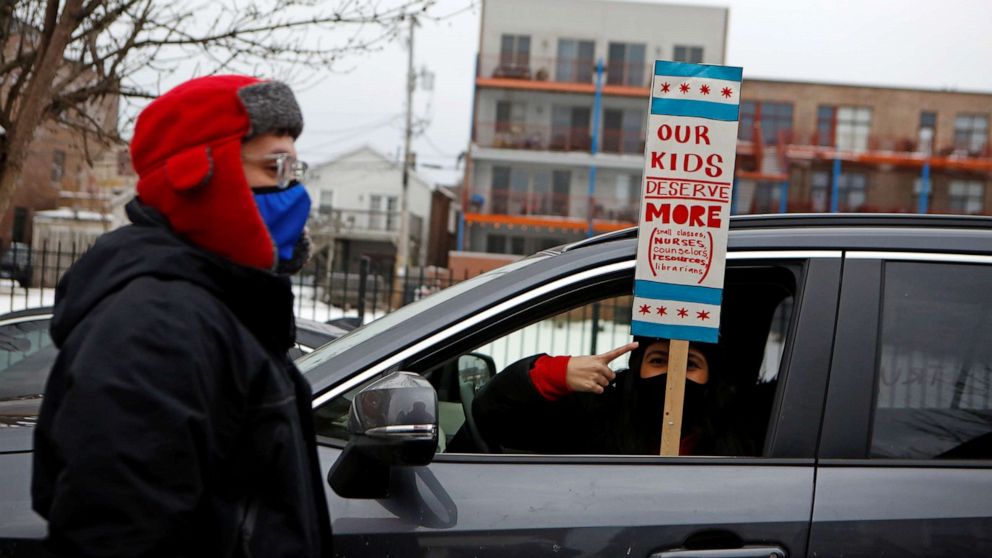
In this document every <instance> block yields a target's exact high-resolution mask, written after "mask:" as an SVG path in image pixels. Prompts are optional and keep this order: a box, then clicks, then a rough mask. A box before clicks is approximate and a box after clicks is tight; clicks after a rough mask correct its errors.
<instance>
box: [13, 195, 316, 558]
mask: <svg viewBox="0 0 992 558" xmlns="http://www.w3.org/2000/svg"><path fill="white" fill-rule="evenodd" d="M127 209H128V215H129V217H130V218H131V221H132V222H133V225H130V226H127V227H124V228H121V229H118V230H115V231H112V232H110V233H108V234H105V235H104V236H102V237H101V238H100V239H98V240H97V242H96V244H95V245H94V246H93V247H92V248H91V249H90V250H89V251H88V252H87V253H86V254H85V255H84V256H83V257H82V258H81V259H80V260H79V262H78V263H76V264H75V265H74V266H73V267H72V269H71V270H70V271H69V272H68V273H67V274H66V275H65V277H64V279H63V280H62V281H61V282H60V284H59V287H58V290H57V292H56V304H55V316H54V318H53V321H52V327H51V333H52V338H53V340H54V341H55V343H56V344H57V345H58V346H59V348H60V352H59V356H58V360H57V361H56V363H55V365H54V367H53V369H52V373H51V376H50V377H49V380H48V384H47V386H46V388H45V395H44V399H43V403H42V407H41V413H40V416H39V419H38V425H37V428H36V430H35V453H34V476H33V479H32V497H33V501H34V508H35V510H36V511H37V512H38V513H39V514H41V515H42V516H43V517H45V518H46V519H47V520H48V525H49V543H50V546H51V548H52V549H53V550H55V551H56V552H58V553H60V554H65V555H75V556H78V555H84V556H211V557H214V556H256V557H266V558H274V557H280V556H294V557H298V556H329V555H330V551H331V548H330V521H329V518H328V513H327V509H326V500H325V498H324V492H323V482H322V480H321V474H320V468H319V464H318V461H317V453H316V446H315V436H314V431H313V425H312V419H311V413H310V405H311V391H310V387H309V385H308V384H307V382H306V380H305V379H304V378H303V377H302V376H301V374H300V373H299V371H298V370H297V369H296V367H295V366H294V365H293V363H292V362H291V361H290V360H289V358H288V357H287V356H286V352H287V350H288V349H289V348H290V347H291V346H292V344H293V341H294V337H295V327H294V320H293V313H292V302H293V295H292V291H291V290H290V285H289V281H288V279H286V278H284V277H279V276H277V275H275V274H273V273H269V272H266V271H262V270H257V269H250V268H247V267H243V266H238V265H236V264H233V263H231V262H229V261H228V260H226V259H223V258H220V257H217V256H214V255H212V254H210V253H208V252H205V251H203V250H200V249H198V248H196V247H194V246H191V245H190V244H188V243H186V242H184V241H183V240H181V239H180V238H178V237H177V236H176V235H174V234H173V233H172V232H171V231H170V229H169V228H168V225H167V224H166V222H165V220H164V218H163V217H162V216H161V215H160V214H158V213H157V212H155V211H154V210H152V209H151V208H148V207H147V206H144V205H142V204H141V203H140V202H138V201H137V200H134V201H132V202H131V203H130V204H129V205H128V207H127Z"/></svg>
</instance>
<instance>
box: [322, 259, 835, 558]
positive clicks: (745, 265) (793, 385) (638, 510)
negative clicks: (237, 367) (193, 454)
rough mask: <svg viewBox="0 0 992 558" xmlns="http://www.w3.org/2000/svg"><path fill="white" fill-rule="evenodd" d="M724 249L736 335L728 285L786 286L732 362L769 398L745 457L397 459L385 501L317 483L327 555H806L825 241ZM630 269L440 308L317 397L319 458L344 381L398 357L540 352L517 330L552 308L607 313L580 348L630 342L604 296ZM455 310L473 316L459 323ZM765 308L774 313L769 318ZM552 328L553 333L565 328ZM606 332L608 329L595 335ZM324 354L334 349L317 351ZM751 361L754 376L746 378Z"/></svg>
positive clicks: (829, 309) (332, 454) (327, 459)
mask: <svg viewBox="0 0 992 558" xmlns="http://www.w3.org/2000/svg"><path fill="white" fill-rule="evenodd" d="M730 259H731V263H730V265H729V267H730V268H733V269H728V278H730V277H738V276H739V277H741V278H742V279H741V284H740V289H741V290H740V293H739V294H738V295H736V296H735V297H734V299H735V300H737V301H738V304H739V305H740V306H739V309H738V310H730V309H729V308H728V307H727V306H726V305H725V308H724V313H723V318H722V319H723V320H724V323H725V324H731V323H733V324H736V327H737V328H739V329H740V330H742V331H744V330H750V331H752V332H754V331H758V330H759V329H760V328H758V327H752V328H749V327H748V325H749V324H750V323H751V322H750V321H749V319H750V318H749V316H748V315H747V309H749V308H753V305H751V304H750V301H749V298H748V297H747V296H741V294H746V293H749V292H752V291H749V290H748V289H759V290H760V289H768V288H771V287H768V283H767V281H766V279H767V278H769V277H771V278H772V279H770V281H771V282H772V283H775V282H776V281H779V279H774V278H775V277H778V278H781V277H783V276H787V277H789V279H787V280H784V281H786V282H787V281H791V282H792V284H791V288H792V293H791V294H790V295H789V298H787V299H785V300H784V301H783V302H782V303H780V304H779V305H778V306H777V308H776V309H775V313H774V315H773V314H772V313H770V312H765V314H764V316H765V317H764V318H763V320H764V321H765V322H767V323H765V324H764V325H762V326H761V327H764V328H765V332H764V333H763V334H762V335H761V336H760V337H759V338H760V339H762V341H761V344H760V345H753V344H752V345H751V346H741V347H739V348H740V349H741V351H743V352H742V353H741V357H740V360H741V361H743V360H745V359H746V360H748V361H749V362H752V363H754V365H755V367H756V368H757V365H759V364H762V363H764V364H763V366H762V367H761V370H764V371H766V372H767V373H768V376H767V377H765V378H764V380H765V382H764V384H763V386H764V387H766V388H767V387H768V386H769V385H771V386H772V387H773V388H774V389H772V390H771V391H767V390H766V395H765V397H764V398H762V401H764V403H765V404H766V405H767V408H764V409H763V410H762V409H757V410H754V412H755V413H762V412H763V413H766V415H765V417H764V418H763V420H764V423H762V424H761V428H760V434H759V436H760V437H761V438H762V440H761V443H760V447H759V448H758V450H757V452H756V453H755V454H754V455H748V456H720V457H657V456H616V455H608V456H607V455H534V454H526V455H524V454H513V455H507V454H493V453H478V452H465V453H451V452H443V453H438V454H437V455H436V456H435V458H434V460H433V462H432V463H431V464H430V465H429V466H427V467H416V468H405V469H401V468H397V469H395V470H394V473H393V478H392V481H391V482H392V484H391V487H392V490H391V493H390V497H388V498H385V499H379V500H362V499H348V498H342V497H340V496H338V495H337V494H335V493H334V492H333V491H331V490H330V489H329V488H328V489H327V492H328V502H329V506H330V509H331V516H332V526H333V530H334V536H335V552H336V553H337V554H340V555H374V556H385V555H394V556H395V555H400V556H577V555H601V556H641V557H647V556H671V557H677V556H692V555H696V554H693V552H698V551H701V550H708V551H713V552H715V553H713V554H706V555H707V556H723V557H732V556H771V555H777V554H776V553H777V552H779V551H780V550H781V552H783V553H784V554H785V555H788V556H805V555H806V544H807V536H808V530H809V520H810V515H811V510H812V502H813V482H814V479H813V472H814V463H813V455H814V451H815V440H816V431H817V428H818V425H819V422H820V413H821V411H822V401H823V393H824V389H825V384H826V371H827V367H828V362H829V356H830V347H831V339H830V337H829V336H823V335H822V332H823V331H827V332H829V331H832V330H833V320H834V312H835V309H836V300H837V296H838V285H839V279H840V259H839V253H835V252H819V253H818V252H811V253H803V254H799V253H775V252H766V253H743V252H738V253H732V254H731V256H730ZM735 270H739V273H738V271H735ZM632 273H633V260H627V261H623V262H618V263H612V264H609V265H603V266H600V267H596V268H592V269H588V270H585V271H583V272H581V273H570V274H567V275H564V274H563V275H562V276H560V277H559V278H557V279H556V280H553V281H550V282H547V283H544V284H542V285H540V286H539V287H535V288H533V289H530V288H526V287H527V285H526V281H525V279H524V278H523V276H521V292H520V294H519V295H517V296H516V297H512V298H510V299H508V300H506V301H504V302H502V303H501V304H498V305H495V306H494V307H492V308H490V309H489V310H487V311H485V312H481V313H478V314H475V315H473V316H453V317H452V321H453V324H452V329H453V330H457V333H454V334H452V335H450V336H448V335H445V334H444V331H442V332H440V333H436V334H434V335H433V336H432V337H431V339H430V340H429V342H426V343H421V344H419V345H418V344H414V345H412V346H411V347H408V348H407V349H406V350H405V352H403V353H402V354H401V355H397V356H396V357H395V358H391V359H386V361H384V363H382V364H380V365H377V366H374V367H372V368H370V369H366V370H356V371H354V375H351V376H350V379H348V380H345V381H344V382H342V383H341V384H340V386H339V387H337V388H332V389H331V391H330V392H327V393H325V394H324V395H323V396H321V397H320V398H318V403H319V406H318V408H317V409H316V416H317V422H318V434H321V435H322V436H319V439H320V440H321V448H320V454H321V460H322V464H323V466H324V468H325V470H327V469H329V468H330V467H331V465H332V463H333V462H334V461H335V459H336V458H337V457H338V456H339V454H340V452H341V448H342V447H343V445H344V440H343V439H342V438H343V437H344V436H343V433H342V430H341V428H340V427H341V426H342V424H343V423H342V422H341V421H340V420H337V422H335V417H337V418H338V419H340V418H341V417H342V413H344V412H346V409H347V400H348V398H349V396H353V394H354V393H355V392H357V390H358V389H360V388H361V387H362V384H361V383H356V382H355V381H354V379H355V378H359V377H375V376H378V374H376V372H377V371H379V372H384V371H388V370H392V369H396V368H402V369H408V370H413V371H415V372H421V373H427V374H430V371H432V370H437V369H439V368H438V367H443V363H444V362H446V361H450V359H452V358H457V355H460V354H461V355H464V354H469V353H473V354H478V353H480V352H484V353H488V354H487V355H486V356H487V357H489V358H496V357H498V356H499V355H500V353H501V352H503V353H505V354H504V356H503V361H508V360H510V359H512V358H513V357H515V356H517V354H526V353H528V352H530V354H533V353H536V352H541V351H542V347H546V346H558V345H559V343H556V342H553V341H549V340H548V339H549V338H548V337H540V336H534V335H532V336H530V337H527V335H526V334H522V333H520V332H524V331H526V329H527V328H534V327H538V328H539V327H543V326H542V324H545V323H551V324H555V323H558V322H561V321H562V320H564V319H565V318H562V316H563V315H564V316H568V315H573V316H575V315H580V316H587V317H588V318H584V319H589V320H592V319H598V320H601V321H606V322H608V321H609V320H611V319H612V320H613V323H600V324H599V325H598V326H597V327H595V328H590V330H589V334H588V337H586V340H585V341H583V342H580V347H585V346H588V347H589V349H592V348H593V346H592V344H591V343H592V342H593V341H592V340H593V339H596V340H597V342H598V350H599V351H605V350H607V349H609V348H612V347H609V346H606V345H609V344H612V345H613V346H616V345H617V344H618V343H619V342H621V340H623V341H624V342H625V341H626V340H627V339H628V337H627V332H629V326H624V325H623V319H624V318H623V317H622V314H623V312H619V311H616V310H615V308H618V307H619V308H622V304H619V305H618V304H616V303H615V302H608V301H615V299H613V298H610V297H619V296H622V295H624V294H629V293H630V291H631V285H632ZM728 281H730V279H728ZM776 285H777V283H776V284H775V285H773V287H775V286H776ZM725 292H726V291H725ZM753 292H758V291H753ZM761 292H765V290H762V291H761ZM727 300H728V302H727V304H730V302H729V300H730V299H729V297H728V299H727ZM597 305H598V306H597ZM627 312H628V313H627V317H626V320H627V323H628V324H629V310H628V311H627ZM595 316H598V318H596V317H595ZM608 316H613V318H609V317H608ZM466 320H468V321H469V322H471V323H470V324H468V325H466V324H465V323H463V322H464V321H466ZM775 320H778V321H780V323H779V324H778V325H777V326H776V325H775V324H774V323H773V322H774V321H775ZM469 326H471V327H469ZM624 327H628V329H626V330H625V329H624ZM776 327H777V329H776ZM395 328H402V324H398V325H396V326H395ZM769 328H772V330H774V331H773V332H771V333H770V332H769ZM580 329H581V328H580ZM552 330H556V331H558V332H559V333H558V335H559V336H561V335H565V331H567V330H569V327H568V326H567V325H566V326H563V327H558V328H557V329H555V327H552ZM611 331H619V334H618V335H617V336H614V337H609V336H608V335H607V336H606V337H604V335H606V334H607V333H609V332H611ZM594 332H597V333H598V334H593V333H594ZM772 333H776V334H777V335H778V336H779V337H778V338H776V337H775V335H773V334H772ZM397 334H398V333H397ZM729 342H732V340H731V341H729ZM514 351H516V353H515V352H514ZM318 352H319V351H318ZM587 352H592V351H587ZM744 353H746V354H747V356H746V357H745V356H744ZM318 358H319V357H318ZM333 365H334V360H333V359H331V360H329V361H327V362H325V363H324V366H333ZM734 365H735V366H736V365H737V363H736V362H735V363H734ZM764 373H765V372H762V373H759V376H758V377H759V379H758V382H759V383H760V382H761V381H762V380H761V379H760V378H762V377H763V376H761V374H764ZM366 383H367V382H366ZM757 391H758V390H754V392H755V393H757ZM439 396H440V399H441V400H442V405H443V404H444V403H445V401H444V400H445V398H446V396H445V395H444V394H442V393H441V391H440V390H439ZM757 399H758V398H757V396H755V398H754V400H755V401H756V400H757ZM743 401H744V402H745V403H750V402H752V400H751V399H747V398H745V399H744V400H743ZM449 402H450V401H449ZM442 414H443V409H442ZM751 418H753V416H752V415H749V414H747V413H746V411H745V414H742V415H741V416H740V420H741V421H742V422H748V421H749V420H750V419H751ZM442 420H444V419H443V417H442ZM335 424H336V425H337V426H335ZM442 427H443V425H442Z"/></svg>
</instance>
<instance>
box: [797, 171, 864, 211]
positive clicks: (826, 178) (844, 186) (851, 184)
mask: <svg viewBox="0 0 992 558" xmlns="http://www.w3.org/2000/svg"><path fill="white" fill-rule="evenodd" d="M810 186H811V188H810V202H811V204H812V206H813V207H812V209H813V211H816V212H824V211H830V209H831V205H830V196H831V191H832V190H833V183H832V177H831V176H830V173H829V172H826V171H817V172H814V173H813V179H812V183H811V185H810ZM867 192H868V176H867V175H865V174H863V173H841V175H840V177H838V179H837V210H838V211H841V212H845V211H858V210H860V209H861V208H862V206H864V204H865V200H866V199H867Z"/></svg>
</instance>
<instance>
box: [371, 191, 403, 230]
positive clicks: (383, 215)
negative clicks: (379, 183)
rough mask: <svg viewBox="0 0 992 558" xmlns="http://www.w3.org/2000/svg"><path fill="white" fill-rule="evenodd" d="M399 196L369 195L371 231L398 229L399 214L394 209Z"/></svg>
mask: <svg viewBox="0 0 992 558" xmlns="http://www.w3.org/2000/svg"><path fill="white" fill-rule="evenodd" d="M398 202H399V198H397V197H396V196H382V195H378V194H372V195H370V196H369V229H370V230H373V231H395V230H398V227H397V225H398V223H399V215H398V212H397V210H396V207H397V205H398Z"/></svg>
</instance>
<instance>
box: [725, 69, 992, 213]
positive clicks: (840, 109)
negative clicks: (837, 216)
mask: <svg viewBox="0 0 992 558" xmlns="http://www.w3.org/2000/svg"><path fill="white" fill-rule="evenodd" d="M742 99H743V101H742V103H741V115H740V117H741V121H740V128H739V134H738V140H739V141H738V148H737V154H738V161H737V184H736V188H735V207H734V209H735V211H736V212H737V213H775V212H783V211H790V212H796V211H804V212H805V211H858V212H865V211H868V212H878V211H882V212H917V211H921V212H928V213H964V214H989V213H992V196H989V195H988V192H989V189H990V187H992V149H990V145H989V120H990V117H992V93H967V92H955V91H932V90H921V89H900V88H885V87H868V86H856V85H832V84H822V83H800V82H786V81H770V80H761V79H747V78H746V76H745V81H744V85H743V89H742Z"/></svg>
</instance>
